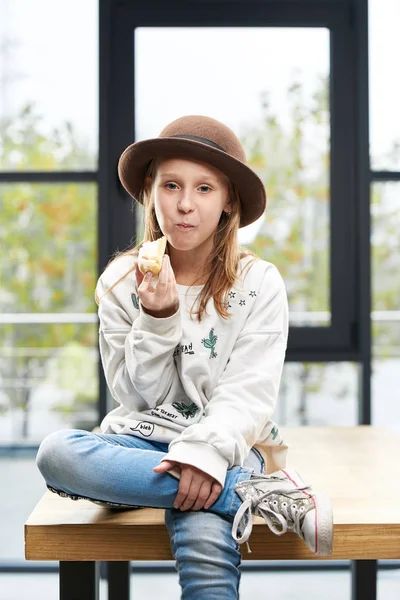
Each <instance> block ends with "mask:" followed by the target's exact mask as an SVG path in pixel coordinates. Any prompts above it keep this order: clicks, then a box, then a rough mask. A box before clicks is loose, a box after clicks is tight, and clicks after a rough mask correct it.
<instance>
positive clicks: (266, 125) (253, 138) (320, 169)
mask: <svg viewBox="0 0 400 600" xmlns="http://www.w3.org/2000/svg"><path fill="white" fill-rule="evenodd" d="M304 93H305V91H304V88H303V86H302V84H300V83H299V82H297V81H294V83H293V84H292V85H291V86H290V87H289V89H288V91H287V95H288V100H289V106H290V112H289V119H286V122H285V119H284V118H282V114H279V116H278V115H276V114H275V113H274V112H273V111H272V110H271V106H270V101H269V96H268V93H264V94H263V95H262V97H261V104H262V120H261V123H260V124H255V125H254V126H253V127H252V128H250V129H249V130H248V131H247V132H245V134H244V136H243V137H242V141H243V144H244V146H245V148H246V154H247V157H248V161H249V164H250V166H251V167H252V168H253V169H254V170H255V171H256V172H257V173H258V175H259V176H260V178H261V179H262V181H263V182H264V183H265V186H266V190H267V195H268V206H267V211H266V215H265V219H264V221H263V223H262V226H261V229H260V231H259V233H258V235H257V236H256V238H255V240H254V241H253V243H252V244H251V245H250V249H252V250H253V251H254V252H255V253H256V254H257V255H258V256H260V257H261V258H263V259H265V260H268V261H270V262H272V263H274V264H276V265H277V266H278V268H279V270H280V272H281V274H282V276H283V277H284V279H285V283H286V287H287V291H288V297H289V305H290V309H291V311H294V312H295V311H326V312H328V313H329V311H330V302H329V295H330V273H329V261H330V255H329V254H330V253H329V250H330V249H329V244H330V240H329V226H330V223H329V203H330V189H329V170H330V147H329V135H330V108H329V81H328V79H327V78H326V77H321V78H320V79H319V81H318V82H317V85H316V88H315V92H314V94H313V96H312V99H311V102H310V101H309V100H304ZM399 148H400V143H395V144H394V145H393V149H392V152H391V155H392V160H393V161H395V160H396V157H398V153H399ZM386 158H387V160H388V159H389V158H390V157H386ZM384 185H385V184H384ZM386 185H387V184H386ZM395 185H396V184H395ZM397 185H398V184H397ZM396 192H397V188H396ZM393 195H396V194H392V201H391V202H389V201H388V199H387V198H386V197H387V196H389V195H388V194H385V193H384V186H381V185H375V186H373V189H372V217H373V240H372V268H373V275H374V287H373V289H374V309H375V310H377V309H381V310H390V309H392V310H393V309H395V308H397V309H399V308H400V300H399V298H400V296H399V293H398V285H397V280H398V275H397V273H398V271H399V267H400V264H399V263H400V259H399V256H400V252H399V249H400V248H399V245H400V242H399V236H398V231H399V226H400V208H399V204H398V201H397V202H396V201H393ZM397 196H398V194H397ZM305 324H308V323H305ZM322 324H324V323H322ZM325 324H326V325H328V324H329V323H325ZM373 332H374V345H375V349H376V351H377V352H378V353H379V354H380V355H384V354H386V355H392V354H393V351H394V348H396V349H397V352H398V347H399V342H398V340H399V339H400V328H399V325H398V324H397V327H393V324H392V323H375V324H374V329H373ZM323 366H324V363H318V364H314V365H313V364H309V363H303V364H302V365H299V369H298V381H299V383H300V386H301V392H300V400H299V408H298V411H299V422H300V423H301V424H307V423H308V415H307V397H308V395H309V394H315V393H317V392H319V391H320V390H321V387H322V386H323V384H324V379H325V371H326V369H324V368H321V367H323ZM348 389H349V388H347V386H346V385H345V383H343V386H342V387H341V388H340V389H338V390H337V392H336V395H337V397H338V398H339V397H340V398H344V397H346V393H347V390H348Z"/></svg>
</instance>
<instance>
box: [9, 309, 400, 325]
mask: <svg viewBox="0 0 400 600" xmlns="http://www.w3.org/2000/svg"><path fill="white" fill-rule="evenodd" d="M289 316H290V322H291V323H314V324H316V323H321V324H329V323H330V320H331V313H330V312H329V311H291V312H290V313H289ZM371 319H372V321H378V322H392V323H394V322H400V310H374V311H372V312H371ZM97 322H98V316H97V313H96V312H93V313H3V314H0V325H14V324H15V325H21V324H27V325H37V324H50V323H53V324H63V323H97Z"/></svg>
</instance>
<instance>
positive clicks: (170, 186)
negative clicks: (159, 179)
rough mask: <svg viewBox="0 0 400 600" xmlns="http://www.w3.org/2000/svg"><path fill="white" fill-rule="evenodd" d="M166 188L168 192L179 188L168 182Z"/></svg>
mask: <svg viewBox="0 0 400 600" xmlns="http://www.w3.org/2000/svg"><path fill="white" fill-rule="evenodd" d="M164 187H166V188H167V189H168V190H176V188H177V187H178V186H177V185H176V183H172V182H168V183H166V184H165V186H164Z"/></svg>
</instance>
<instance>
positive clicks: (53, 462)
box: [36, 429, 72, 484]
mask: <svg viewBox="0 0 400 600" xmlns="http://www.w3.org/2000/svg"><path fill="white" fill-rule="evenodd" d="M71 433H72V432H71V430H68V429H61V430H59V431H53V432H52V433H50V434H49V435H48V436H46V437H45V438H44V440H43V441H42V443H41V444H40V446H39V450H38V453H37V455H36V466H37V467H38V469H39V471H40V472H41V474H42V475H43V477H44V479H45V480H46V482H48V483H50V482H52V483H53V484H54V480H55V478H56V475H57V473H59V472H60V470H61V468H62V462H63V460H62V459H63V455H64V456H65V454H66V451H67V446H68V438H69V437H70V435H71Z"/></svg>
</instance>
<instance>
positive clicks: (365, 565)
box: [351, 560, 378, 600]
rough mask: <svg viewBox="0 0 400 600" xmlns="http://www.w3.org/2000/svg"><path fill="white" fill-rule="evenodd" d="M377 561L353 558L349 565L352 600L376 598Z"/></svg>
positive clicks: (374, 599) (373, 599) (372, 599)
mask: <svg viewBox="0 0 400 600" xmlns="http://www.w3.org/2000/svg"><path fill="white" fill-rule="evenodd" d="M377 575H378V563H377V561H376V560H353V561H352V566H351V585H352V595H351V598H352V600H376V594H377Z"/></svg>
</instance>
